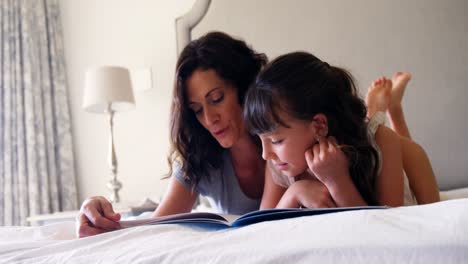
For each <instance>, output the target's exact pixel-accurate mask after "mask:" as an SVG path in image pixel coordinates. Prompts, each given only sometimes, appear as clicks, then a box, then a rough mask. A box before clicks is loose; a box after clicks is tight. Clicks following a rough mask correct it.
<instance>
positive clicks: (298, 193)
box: [276, 179, 336, 208]
mask: <svg viewBox="0 0 468 264" xmlns="http://www.w3.org/2000/svg"><path fill="white" fill-rule="evenodd" d="M299 206H304V207H307V208H332V207H336V204H335V202H334V201H333V199H332V197H331V195H330V192H329V191H328V189H327V187H326V186H325V185H324V184H323V183H321V182H320V181H318V180H309V179H306V180H300V181H297V182H294V183H293V184H292V185H291V186H289V188H288V189H287V190H286V192H285V193H284V195H283V196H282V197H281V200H280V201H279V203H278V205H277V206H276V208H298V207H299Z"/></svg>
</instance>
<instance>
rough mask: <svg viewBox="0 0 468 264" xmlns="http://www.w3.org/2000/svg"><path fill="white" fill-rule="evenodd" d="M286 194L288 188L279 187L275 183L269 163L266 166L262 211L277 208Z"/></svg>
mask: <svg viewBox="0 0 468 264" xmlns="http://www.w3.org/2000/svg"><path fill="white" fill-rule="evenodd" d="M285 192H286V188H283V187H281V186H279V185H278V184H276V183H275V182H274V181H273V177H272V176H271V169H270V168H269V167H268V163H267V164H266V166H265V185H264V187H263V195H262V202H261V204H260V209H271V208H275V207H276V205H277V204H278V202H279V201H280V199H281V197H282V196H283V194H284V193H285Z"/></svg>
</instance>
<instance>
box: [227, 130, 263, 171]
mask: <svg viewBox="0 0 468 264" xmlns="http://www.w3.org/2000/svg"><path fill="white" fill-rule="evenodd" d="M229 151H230V154H231V158H232V160H233V162H234V163H235V164H237V165H240V166H242V167H244V166H249V165H251V166H253V165H255V164H256V163H257V161H258V160H261V157H260V154H259V151H258V147H257V145H256V144H255V142H254V140H253V138H252V136H250V135H249V134H245V135H244V136H242V137H241V138H240V139H239V140H238V141H237V142H236V144H234V145H233V146H232V147H231V148H230V149H229Z"/></svg>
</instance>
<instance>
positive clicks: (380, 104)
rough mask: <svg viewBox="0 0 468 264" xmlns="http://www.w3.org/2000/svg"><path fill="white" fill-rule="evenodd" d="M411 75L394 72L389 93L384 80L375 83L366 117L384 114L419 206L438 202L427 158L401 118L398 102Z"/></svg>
mask: <svg viewBox="0 0 468 264" xmlns="http://www.w3.org/2000/svg"><path fill="white" fill-rule="evenodd" d="M410 80H411V74H410V73H407V72H397V73H395V74H394V75H393V78H392V81H391V82H390V84H391V86H392V85H393V86H392V88H391V89H389V88H388V86H387V83H388V82H389V80H387V79H385V78H380V79H377V80H376V81H374V82H373V83H372V85H371V86H370V87H369V92H368V94H367V97H366V103H367V106H368V112H369V113H368V117H369V118H370V117H372V115H373V114H375V113H376V112H377V111H382V112H385V111H386V112H387V114H388V116H389V119H390V122H391V126H392V129H393V130H394V131H395V132H396V133H397V134H398V135H399V136H400V143H401V149H402V159H403V160H402V161H403V169H404V171H405V173H406V176H407V177H408V181H409V184H410V187H411V190H412V191H413V192H414V195H415V197H416V200H417V201H418V204H425V203H432V202H437V201H439V200H440V198H439V189H438V186H437V182H436V178H435V175H434V172H433V170H432V166H431V163H430V161H429V158H428V156H427V154H426V152H425V151H424V149H423V148H422V147H421V146H420V145H419V144H417V143H415V142H414V141H412V140H411V136H410V133H409V129H408V126H407V124H406V120H405V117H404V114H403V108H402V106H401V101H402V99H403V95H404V91H405V89H406V85H407V84H408V82H409V81H410Z"/></svg>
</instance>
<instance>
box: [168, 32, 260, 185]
mask: <svg viewBox="0 0 468 264" xmlns="http://www.w3.org/2000/svg"><path fill="white" fill-rule="evenodd" d="M266 61H267V58H266V56H265V55H264V54H260V53H256V52H255V51H254V50H252V49H251V48H250V47H249V46H247V44H246V43H245V42H244V41H242V40H238V39H234V38H232V37H230V36H229V35H227V34H225V33H222V32H211V33H208V34H206V35H204V36H202V37H200V38H199V39H196V40H194V41H191V42H190V43H189V44H188V45H187V46H186V47H185V48H184V50H183V51H182V53H181V54H180V56H179V59H178V61H177V66H176V76H175V85H174V91H173V97H172V105H171V116H170V134H171V138H170V141H171V150H170V153H169V156H168V163H169V167H170V172H169V175H171V174H172V167H173V165H174V162H175V161H177V162H178V163H180V166H181V171H182V173H183V177H184V178H185V180H186V181H187V182H188V183H190V184H192V186H195V185H196V184H197V183H198V182H199V181H200V178H201V177H206V176H208V175H209V173H208V170H210V169H218V168H220V167H221V164H222V155H221V152H222V147H221V146H220V145H219V144H218V142H217V141H216V139H215V138H213V136H212V135H211V134H210V133H209V132H208V131H207V130H206V129H205V128H204V127H203V126H202V125H201V124H200V122H198V120H197V118H196V116H195V113H194V112H193V111H192V110H191V109H190V108H189V107H188V102H187V87H186V82H187V80H188V79H189V78H190V77H191V76H192V74H193V72H194V71H196V70H209V69H213V70H214V71H216V73H217V74H218V76H219V77H221V78H222V79H223V80H224V81H226V82H228V83H230V84H232V85H233V86H234V87H235V88H236V89H237V96H238V99H239V102H240V103H241V104H242V105H243V102H244V97H245V93H246V92H247V89H248V88H249V86H250V85H251V83H252V82H253V81H254V80H255V77H256V76H257V74H258V72H259V71H260V69H261V68H262V67H263V66H264V65H265V63H266Z"/></svg>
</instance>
